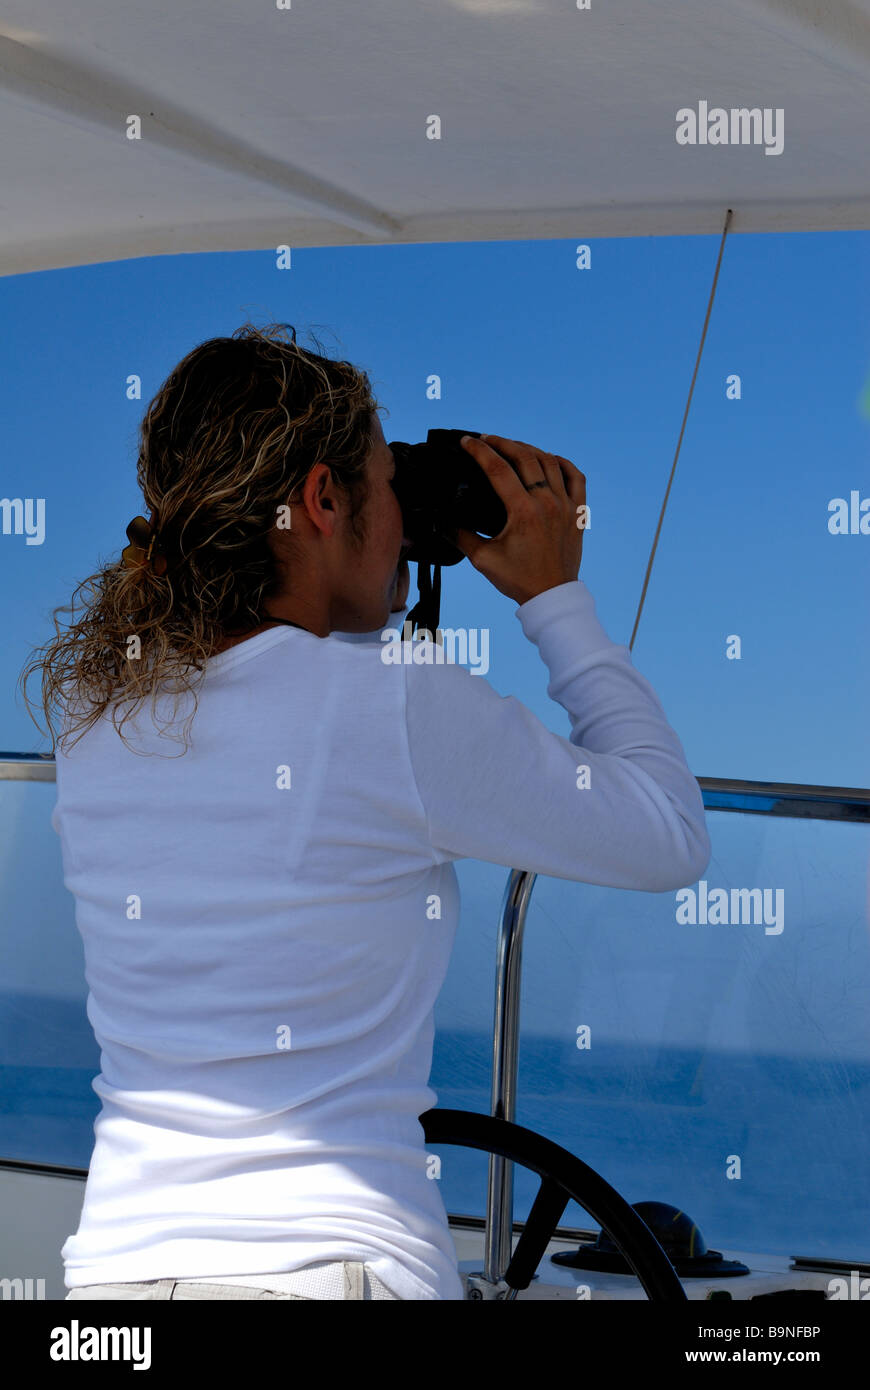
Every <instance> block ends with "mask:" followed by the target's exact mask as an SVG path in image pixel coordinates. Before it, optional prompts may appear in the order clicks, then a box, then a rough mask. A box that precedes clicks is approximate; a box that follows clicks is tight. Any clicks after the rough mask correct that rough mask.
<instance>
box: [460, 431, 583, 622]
mask: <svg viewBox="0 0 870 1390" xmlns="http://www.w3.org/2000/svg"><path fill="white" fill-rule="evenodd" d="M463 445H464V447H465V448H466V449H467V450H468V452H469V453H470V454H471V455H472V457H473V458H474V459H475V461H476V462H477V463H478V464H479V466H480V467H481V468H482V469H483V471H484V473H485V474H486V476H487V477H488V478H489V481H490V483H491V484H492V486H493V488H494V489H495V491H496V492H497V493H498V495H499V497H500V498H501V500H502V502H503V503H504V506H505V511H506V512H507V523H506V525H505V526H504V528H503V530H502V531H501V532H500V533H499V535H497V536H493V537H492V538H491V539H487V538H486V537H483V536H478V535H477V534H476V533H475V532H474V531H466V530H464V529H463V528H461V527H460V528H459V529H458V530H457V531H455V532H453V533H452V534H451V535H450V536H449V537H448V539H449V540H451V541H453V542H454V543H455V544H456V545H457V546H458V547H459V549H460V550H461V551H462V552H463V554H465V555H467V556H468V558H469V560H470V561H471V563H472V564H473V565H474V568H475V569H476V570H479V571H480V573H481V574H482V575H484V576H485V577H486V578H487V579H488V580H489V581H490V583H491V584H494V585H495V587H496V588H497V589H498V590H499V591H500V592H501V593H503V594H506V595H507V597H508V598H512V599H514V601H515V602H516V603H527V602H528V600H529V599H531V598H535V596H536V595H537V594H542V593H543V592H544V590H545V589H553V588H555V587H556V585H558V584H567V583H568V582H570V581H571V580H573V579H576V578H577V571H578V570H579V568H580V560H581V557H582V554H583V525H582V524H581V522H582V523H585V519H586V512H585V506H586V477H585V475H584V474H583V473H581V472H580V470H579V468H575V467H574V465H573V463H571V462H570V461H569V460H568V459H565V458H562V457H561V456H560V455H559V454H548V453H545V452H544V450H543V449H537V448H535V447H534V445H532V444H522V443H520V442H519V441H518V440H516V439H504V438H503V437H502V436H501V435H498V434H488V435H487V436H486V439H485V440H484V439H473V438H471V437H470V436H469V437H468V438H466V439H465V440H463ZM496 450H498V452H496ZM502 455H503V456H504V457H502ZM506 460H507V461H506ZM581 507H582V508H584V510H583V512H582V513H581V511H580V510H579V509H580V508H581Z"/></svg>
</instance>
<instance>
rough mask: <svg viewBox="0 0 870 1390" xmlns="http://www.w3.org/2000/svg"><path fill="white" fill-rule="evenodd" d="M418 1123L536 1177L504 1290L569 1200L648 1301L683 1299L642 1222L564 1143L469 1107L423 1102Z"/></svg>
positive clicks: (516, 1284)
mask: <svg viewBox="0 0 870 1390" xmlns="http://www.w3.org/2000/svg"><path fill="white" fill-rule="evenodd" d="M420 1123H421V1125H422V1126H423V1133H424V1134H425V1136H426V1143H427V1145H428V1146H430V1147H433V1148H437V1147H438V1146H439V1145H440V1144H448V1145H450V1144H455V1145H458V1146H459V1147H460V1148H466V1149H480V1150H482V1151H483V1152H484V1153H491V1154H499V1155H500V1156H501V1157H502V1158H504V1159H507V1160H509V1161H510V1162H511V1163H518V1164H519V1165H520V1167H522V1168H529V1169H531V1171H532V1172H533V1173H537V1174H538V1176H539V1177H540V1179H541V1185H540V1187H539V1188H538V1193H537V1196H536V1197H535V1200H534V1202H533V1204H532V1209H531V1211H530V1212H529V1216H528V1220H527V1221H526V1223H525V1228H524V1230H523V1233H522V1235H521V1236H520V1238H519V1240H518V1242H517V1246H516V1249H515V1250H514V1252H513V1255H512V1257H511V1262H510V1264H509V1265H508V1267H507V1270H506V1271H505V1275H504V1281H505V1283H506V1284H507V1285H508V1289H509V1290H510V1292H509V1293H508V1295H507V1297H508V1298H512V1297H514V1298H515V1297H516V1294H517V1293H518V1292H520V1291H521V1290H523V1289H527V1288H528V1287H529V1284H530V1283H531V1282H532V1279H533V1277H534V1274H535V1271H536V1270H537V1268H538V1265H539V1264H540V1262H541V1260H542V1258H543V1256H544V1252H545V1250H546V1248H547V1246H548V1245H549V1243H550V1241H551V1240H552V1239H553V1235H554V1232H555V1230H556V1228H557V1226H558V1224H559V1221H560V1219H561V1217H562V1213H563V1212H564V1210H565V1208H566V1206H567V1205H568V1202H569V1201H571V1200H573V1201H575V1202H578V1203H579V1204H580V1206H581V1207H583V1209H584V1211H587V1212H588V1213H589V1215H590V1216H591V1217H592V1219H593V1220H594V1221H597V1222H598V1224H599V1225H600V1226H601V1227H602V1228H603V1229H604V1230H605V1231H606V1232H607V1234H608V1235H609V1236H610V1238H611V1240H612V1241H613V1242H614V1244H615V1245H616V1247H617V1249H618V1250H619V1252H620V1254H622V1255H623V1256H624V1257H625V1259H626V1260H627V1261H628V1263H629V1265H630V1266H631V1268H632V1269H633V1270H634V1272H635V1274H636V1275H637V1277H638V1279H639V1280H640V1282H641V1284H642V1285H643V1288H644V1291H645V1293H646V1295H647V1297H648V1298H649V1299H650V1300H651V1301H653V1302H657V1303H684V1302H686V1291H685V1289H684V1288H683V1286H682V1284H681V1283H680V1280H679V1277H678V1275H677V1272H676V1270H675V1269H674V1267H673V1265H672V1264H671V1262H670V1260H669V1259H668V1257H667V1255H666V1254H665V1252H664V1250H663V1249H662V1247H661V1246H660V1245H659V1243H658V1241H657V1240H656V1238H655V1236H654V1235H653V1233H652V1231H651V1230H650V1228H649V1226H647V1224H646V1222H645V1221H643V1220H642V1218H641V1217H640V1216H638V1214H637V1212H636V1211H635V1210H634V1208H633V1207H631V1206H629V1204H628V1202H626V1200H625V1198H624V1197H620V1195H619V1193H618V1192H617V1191H616V1189H615V1188H613V1187H611V1186H610V1184H609V1183H607V1182H605V1180H604V1178H602V1177H601V1176H600V1174H598V1173H596V1172H595V1170H594V1168H590V1167H589V1166H588V1165H587V1164H586V1163H583V1162H582V1161H581V1160H580V1159H579V1158H575V1156H574V1154H572V1153H569V1152H568V1150H567V1149H563V1148H561V1147H560V1145H559V1144H554V1143H553V1142H552V1140H550V1139H545V1138H544V1137H543V1136H542V1135H540V1134H536V1133H535V1131H534V1130H532V1129H525V1128H524V1127H523V1126H522V1125H515V1124H513V1123H511V1121H509V1120H500V1119H496V1118H495V1117H494V1116H492V1115H479V1114H477V1113H476V1112H474V1111H471V1110H440V1109H434V1110H427V1111H425V1112H424V1114H422V1115H421V1116H420Z"/></svg>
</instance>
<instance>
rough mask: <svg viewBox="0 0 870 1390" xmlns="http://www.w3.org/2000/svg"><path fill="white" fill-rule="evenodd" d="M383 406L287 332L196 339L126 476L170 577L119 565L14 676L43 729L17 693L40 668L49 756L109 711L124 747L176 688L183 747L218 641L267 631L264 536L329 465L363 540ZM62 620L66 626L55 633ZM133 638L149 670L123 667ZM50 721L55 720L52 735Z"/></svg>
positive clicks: (157, 401) (85, 588) (83, 593)
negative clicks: (189, 700) (127, 733)
mask: <svg viewBox="0 0 870 1390" xmlns="http://www.w3.org/2000/svg"><path fill="white" fill-rule="evenodd" d="M310 336H311V337H312V340H313V341H314V342H315V343H316V345H317V347H320V346H321V344H320V343H318V342H317V339H316V338H315V337H314V335H313V334H310ZM382 408H383V407H381V406H379V405H378V404H377V402H376V401H375V399H374V397H373V395H372V390H371V383H370V380H369V377H368V375H367V374H366V373H365V372H364V371H362V370H360V369H359V368H357V367H354V366H352V365H351V363H349V362H344V361H336V360H333V359H331V358H329V357H327V356H325V355H322V354H321V353H319V352H311V351H309V350H307V349H306V348H302V347H299V346H298V345H297V343H296V330H295V328H293V326H292V325H290V324H269V325H267V326H266V327H265V328H263V329H258V328H255V327H254V326H253V325H252V324H250V323H246V324H244V325H243V326H242V327H241V328H240V329H238V330H237V331H236V332H235V333H233V335H232V337H229V338H211V339H209V340H208V341H207V342H204V343H200V345H199V346H198V347H196V348H194V349H193V351H192V352H190V353H188V355H187V356H186V357H185V358H184V359H183V360H182V361H181V362H179V363H178V365H177V366H176V367H175V368H173V370H172V371H171V372H170V374H169V376H168V377H167V379H166V381H165V382H164V383H163V385H162V386H161V388H160V390H159V391H158V392H157V394H156V396H155V397H154V399H153V400H152V401H151V404H150V405H149V407H148V409H147V411H146V414H145V417H144V419H143V421H142V424H141V426H140V440H141V442H140V447H139V457H138V461H137V465H136V473H137V478H138V482H139V486H140V488H141V490H142V494H143V496H144V498H145V502H146V505H147V507H148V509H149V511H150V513H151V517H152V520H153V523H154V526H155V527H156V528H158V529H159V543H160V547H161V550H162V551H163V553H164V555H165V557H166V561H167V569H166V572H165V573H164V574H158V573H155V572H153V571H152V570H151V569H149V568H141V569H128V568H126V567H125V566H124V565H123V564H122V562H121V561H120V560H116V561H114V562H113V563H111V564H107V565H105V566H103V568H102V569H100V570H98V571H97V573H96V574H93V575H91V576H90V577H89V578H88V579H85V580H83V581H82V583H81V584H79V585H78V586H77V588H76V589H75V591H74V593H73V596H72V599H71V601H70V603H68V604H65V605H60V606H59V607H58V608H55V609H54V611H53V614H52V617H53V621H54V627H55V636H54V637H53V638H51V639H49V641H47V642H46V643H45V644H44V645H43V646H41V647H38V648H36V649H35V651H34V653H33V654H32V656H31V658H30V660H29V661H28V663H27V665H26V666H25V667H24V669H23V671H22V674H21V677H20V680H19V684H20V687H21V689H22V693H23V695H24V700H25V704H26V705H27V709H28V713H29V714H30V716H31V718H32V719H33V721H34V723H35V724H36V725H37V727H38V728H39V729H40V731H41V732H42V725H41V724H40V721H39V720H38V719H37V718H36V716H35V715H34V713H33V709H32V707H31V701H30V700H29V699H28V695H27V685H28V682H29V681H30V680H31V679H32V677H33V676H34V675H35V674H36V672H38V671H39V672H41V673H42V698H41V701H40V705H41V712H42V714H43V715H44V719H45V723H46V725H47V729H48V733H49V736H50V737H51V740H52V750H51V751H52V753H53V752H54V750H55V747H56V746H58V744H59V746H60V747H61V748H62V749H63V750H64V751H66V749H67V747H68V746H69V747H72V746H73V745H74V744H75V743H77V742H78V741H79V739H80V738H81V737H82V736H83V734H84V733H85V732H86V731H87V730H88V729H89V728H90V727H91V726H92V725H93V724H95V723H96V721H97V720H98V719H99V718H100V717H101V715H102V714H103V712H104V711H105V710H107V709H108V708H109V707H110V706H111V707H112V720H113V723H114V725H115V728H116V730H117V732H118V733H119V735H120V736H121V738H122V739H124V734H123V732H122V729H123V726H124V724H125V723H126V722H127V720H128V719H130V718H132V717H133V715H134V714H135V713H136V711H137V710H138V709H139V708H140V706H141V705H142V703H143V702H144V701H145V700H146V699H148V697H149V696H150V697H151V702H152V710H153V711H154V712H155V714H156V700H157V696H158V693H159V692H161V691H162V690H164V689H168V690H172V691H174V693H175V695H176V708H177V701H178V697H180V696H181V695H183V694H184V693H185V692H188V691H190V692H193V701H194V703H193V711H192V712H191V714H190V716H189V718H188V719H187V720H186V721H185V724H184V727H183V730H182V740H183V742H184V745H185V750H186V748H187V747H188V746H189V743H188V735H189V731H190V725H191V721H192V719H193V715H194V714H195V712H196V694H195V690H196V686H197V685H198V684H199V681H200V680H201V679H202V675H203V674H204V671H205V665H204V663H205V661H206V660H207V658H208V657H210V656H213V655H214V654H215V651H216V649H217V648H218V646H219V644H220V642H221V640H222V639H223V638H224V637H225V636H227V635H228V634H230V633H235V634H239V633H244V632H245V631H247V630H249V629H251V628H256V627H258V626H259V625H260V624H261V623H262V622H263V621H267V619H264V617H263V613H262V610H263V607H264V604H266V602H267V600H268V599H269V597H270V596H271V595H272V594H273V593H274V592H275V591H276V590H277V589H279V588H280V587H281V576H280V575H279V573H278V567H277V563H276V560H275V556H274V553H273V551H272V548H271V546H270V544H269V540H268V535H269V532H270V530H271V529H272V527H273V526H274V525H275V522H276V519H277V515H278V509H279V508H280V507H282V506H285V505H287V503H288V502H289V501H290V499H291V497H292V494H293V493H294V491H295V490H296V489H297V488H299V487H300V486H301V485H302V484H303V482H304V481H305V478H306V477H307V475H308V473H309V472H310V470H311V469H312V468H313V467H314V465H315V464H318V463H328V464H329V467H330V470H331V472H332V476H333V478H334V479H335V481H336V483H337V484H338V485H339V486H340V487H341V488H342V489H344V491H345V492H346V493H347V494H348V497H349V503H350V524H351V531H352V535H353V537H354V538H355V540H356V541H358V542H359V541H362V539H363V538H364V537H363V534H362V529H361V516H360V513H361V509H362V507H363V505H364V503H365V500H366V498H367V496H368V486H367V481H366V460H367V457H368V454H369V452H370V450H371V447H372V443H373V440H372V429H373V422H374V418H375V412H376V411H378V410H380V409H382ZM80 597H81V598H82V602H83V604H84V611H83V613H82V614H81V616H79V617H78V619H77V620H76V619H75V614H76V609H77V600H79V599H80ZM65 612H69V613H70V615H71V621H70V623H69V625H68V626H67V627H66V629H65V630H64V631H61V627H60V624H59V623H58V614H59V613H65ZM132 637H138V638H139V640H140V643H141V651H142V652H143V653H147V660H141V659H139V660H136V659H131V657H130V654H129V653H130V651H131V647H130V639H131V638H132ZM133 650H135V646H134V648H133ZM196 673H199V677H198V679H195V676H196ZM122 706H126V707H127V709H126V713H125V714H124V717H123V718H122V719H121V720H120V723H119V721H118V714H119V712H120V709H121V707H122ZM53 711H61V714H62V722H64V724H65V727H64V729H63V733H62V735H61V737H60V738H59V739H58V736H57V732H56V729H55V724H54V721H53V719H52V713H53ZM170 725H173V726H174V720H172V719H171V720H169V721H167V722H166V724H164V730H165V729H168V728H169V727H170ZM73 734H76V735H77V736H76V737H75V738H74V739H73V738H72V737H71V736H72V735H73ZM172 736H173V735H170V737H172ZM124 741H125V743H126V742H127V740H126V739H124ZM183 751H184V750H183Z"/></svg>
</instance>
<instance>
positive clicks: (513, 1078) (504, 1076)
mask: <svg viewBox="0 0 870 1390" xmlns="http://www.w3.org/2000/svg"><path fill="white" fill-rule="evenodd" d="M54 780H55V762H54V758H53V757H51V756H50V755H49V754H45V753H4V752H0V781H26V782H53V781H54ZM698 785H699V786H700V788H701V791H702V794H703V797H704V809H705V810H706V811H732V812H736V813H737V814H743V815H747V814H748V815H758V816H775V817H798V818H802V819H812V820H837V821H852V822H856V821H860V822H864V823H866V822H870V790H866V789H864V788H860V787H825V786H811V785H807V784H805V783H801V782H753V781H740V780H737V779H734V778H721V777H699V778H698ZM536 878H537V874H534V873H530V872H528V871H526V870H524V869H512V870H511V873H510V877H509V878H508V882H507V886H506V888H505V894H504V900H503V903H502V910H501V920H500V923H499V933H498V945H497V950H496V970H495V1008H494V1017H493V1037H492V1096H491V1113H492V1114H493V1115H495V1116H496V1117H497V1118H499V1119H503V1120H515V1119H516V1105H517V1074H518V1069H519V1025H520V985H521V982H522V956H523V934H524V930H525V925H526V917H527V915H528V910H529V903H530V901H531V897H532V890H533V888H534V885H535V879H536ZM513 1224H514V1223H513V1164H512V1163H510V1162H509V1161H508V1160H507V1159H504V1158H501V1157H500V1156H499V1155H495V1154H494V1155H492V1156H491V1157H490V1161H489V1181H488V1187H487V1205H486V1245H485V1254H484V1269H483V1277H484V1278H485V1279H486V1280H487V1281H489V1282H491V1283H494V1284H497V1283H499V1282H500V1281H501V1280H502V1279H503V1277H504V1273H505V1270H506V1269H507V1267H508V1264H509V1263H510V1258H511V1248H512V1232H513Z"/></svg>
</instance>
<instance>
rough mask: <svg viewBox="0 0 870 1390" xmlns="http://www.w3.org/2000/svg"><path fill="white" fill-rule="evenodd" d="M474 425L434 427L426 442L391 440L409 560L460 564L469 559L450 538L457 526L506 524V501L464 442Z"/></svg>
mask: <svg viewBox="0 0 870 1390" xmlns="http://www.w3.org/2000/svg"><path fill="white" fill-rule="evenodd" d="M465 434H470V435H472V437H473V438H475V439H479V438H480V435H479V433H476V432H475V431H474V430H430V431H429V433H428V434H427V436H426V443H425V444H404V443H403V442H402V441H401V440H395V441H394V442H393V443H391V444H390V448H391V449H392V451H393V457H394V458H395V460H396V473H395V477H394V478H393V484H392V485H393V491H394V492H395V494H396V496H397V497H398V499H399V505H400V507H401V509H402V520H403V523H404V528H405V535H406V536H407V538H408V540H409V541H410V542H412V548H411V549H410V550H409V551H408V552H407V555H406V558H407V559H408V560H415V561H417V562H418V563H419V564H420V565H421V566H422V565H427V564H432V565H458V564H459V562H460V560H462V559H463V558H464V556H463V554H462V551H461V550H457V548H456V546H455V545H451V544H450V542H449V540H448V539H446V537H445V533H447V534H448V535H449V533H450V532H452V531H453V530H455V529H456V528H457V527H463V528H464V529H465V530H467V531H475V532H477V533H478V534H479V535H484V536H497V535H498V533H499V531H502V530H503V529H504V527H505V525H506V524H507V512H506V511H505V508H504V503H503V502H502V500H501V498H500V497H499V496H498V494H497V493H496V492H495V491H494V490H493V488H492V485H491V484H490V481H489V479H488V478H487V476H486V474H485V473H484V471H483V469H482V468H481V467H480V465H479V464H478V463H477V462H476V460H475V459H474V458H472V456H471V454H470V453H469V452H468V450H467V449H466V448H464V447H463V445H462V444H460V442H459V441H460V440H461V439H462V436H463V435H465Z"/></svg>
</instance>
